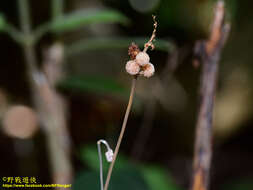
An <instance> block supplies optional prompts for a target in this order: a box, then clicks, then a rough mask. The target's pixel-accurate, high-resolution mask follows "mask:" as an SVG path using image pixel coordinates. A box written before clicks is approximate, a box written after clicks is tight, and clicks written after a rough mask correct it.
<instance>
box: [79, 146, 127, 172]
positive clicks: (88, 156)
mask: <svg viewBox="0 0 253 190" xmlns="http://www.w3.org/2000/svg"><path fill="white" fill-rule="evenodd" d="M101 151H102V159H103V171H104V172H105V173H106V171H107V170H108V168H109V163H108V162H107V161H106V160H105V156H104V155H105V154H104V153H105V149H103V145H102V148H101ZM81 159H82V161H83V163H85V164H86V165H88V166H89V167H90V168H91V169H92V170H96V171H99V157H98V151H97V148H96V147H95V146H85V147H84V148H82V149H81ZM130 165H131V164H130V163H129V162H128V161H127V159H126V158H125V157H124V156H122V155H118V156H117V160H116V162H115V170H118V169H122V168H128V167H130Z"/></svg>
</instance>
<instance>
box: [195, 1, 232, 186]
mask: <svg viewBox="0 0 253 190" xmlns="http://www.w3.org/2000/svg"><path fill="white" fill-rule="evenodd" d="M224 15H225V8H224V2H223V1H218V2H217V5H216V9H215V12H214V21H213V25H212V28H211V33H210V37H209V39H208V40H207V41H206V42H198V43H197V44H196V45H197V46H198V47H197V48H196V49H197V50H198V51H199V52H197V53H198V55H200V56H201V62H202V64H203V70H202V77H201V84H200V108H199V114H198V118H197V126H196V140H195V150H194V163H193V181H192V186H191V190H207V189H208V185H209V175H210V165H211V157H212V118H213V104H214V97H215V91H216V80H217V73H218V62H219V59H220V54H221V51H222V49H223V46H224V43H225V41H226V38H227V36H228V33H229V29H230V27H229V25H228V24H224Z"/></svg>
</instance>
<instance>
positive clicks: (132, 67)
mask: <svg viewBox="0 0 253 190" xmlns="http://www.w3.org/2000/svg"><path fill="white" fill-rule="evenodd" d="M126 71H127V72H128V73H129V74H130V75H137V74H138V73H139V72H140V66H139V65H138V64H137V63H136V62H135V61H134V60H130V61H128V62H127V64H126Z"/></svg>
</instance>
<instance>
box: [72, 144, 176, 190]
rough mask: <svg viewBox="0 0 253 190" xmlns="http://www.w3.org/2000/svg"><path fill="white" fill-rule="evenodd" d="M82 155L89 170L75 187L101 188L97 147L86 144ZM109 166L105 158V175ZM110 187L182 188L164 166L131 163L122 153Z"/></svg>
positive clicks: (82, 173)
mask: <svg viewBox="0 0 253 190" xmlns="http://www.w3.org/2000/svg"><path fill="white" fill-rule="evenodd" d="M102 152H103V151H102ZM80 156H81V160H82V162H83V163H84V164H85V165H87V166H88V168H89V170H83V171H81V172H80V173H79V175H77V177H76V179H75V180H74V184H73V189H74V190H79V189H85V188H88V189H91V190H93V189H94V190H95V189H96V190H97V189H99V158H98V151H97V149H96V147H95V146H92V145H91V146H84V147H83V148H82V149H81V155H80ZM108 167H109V163H108V162H107V161H106V160H105V158H103V171H104V176H106V174H107V170H108ZM110 189H112V190H117V189H122V190H125V189H133V190H135V189H136V190H142V189H143V190H156V189H161V190H180V188H179V187H178V186H177V185H176V184H175V183H174V182H173V180H172V178H171V177H170V176H169V175H168V173H167V172H166V171H165V170H164V169H163V168H161V167H159V166H150V165H143V164H136V163H131V162H130V161H129V159H127V157H125V156H123V155H121V154H119V155H118V157H117V161H116V163H115V167H114V170H113V174H112V179H111V182H110Z"/></svg>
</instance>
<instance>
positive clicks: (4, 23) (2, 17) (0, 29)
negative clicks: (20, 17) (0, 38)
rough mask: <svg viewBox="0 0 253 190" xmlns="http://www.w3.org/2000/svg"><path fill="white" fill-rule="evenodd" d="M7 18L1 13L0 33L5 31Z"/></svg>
mask: <svg viewBox="0 0 253 190" xmlns="http://www.w3.org/2000/svg"><path fill="white" fill-rule="evenodd" d="M5 25H6V22H5V18H4V16H3V14H1V13H0V31H3V30H4V29H5Z"/></svg>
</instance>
